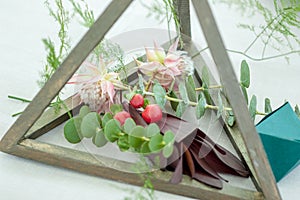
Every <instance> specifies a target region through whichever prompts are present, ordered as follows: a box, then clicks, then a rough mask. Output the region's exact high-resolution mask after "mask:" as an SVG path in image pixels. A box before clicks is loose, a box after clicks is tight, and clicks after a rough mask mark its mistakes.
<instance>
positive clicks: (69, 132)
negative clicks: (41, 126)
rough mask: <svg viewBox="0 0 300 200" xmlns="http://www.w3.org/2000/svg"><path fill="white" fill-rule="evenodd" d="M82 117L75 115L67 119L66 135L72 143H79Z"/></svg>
mask: <svg viewBox="0 0 300 200" xmlns="http://www.w3.org/2000/svg"><path fill="white" fill-rule="evenodd" d="M81 120H82V119H81V117H74V118H71V119H70V120H68V121H67V123H66V124H65V126H64V136H65V138H66V139H67V140H68V142H70V143H72V144H76V143H79V142H80V141H81V138H82V135H81V130H80V124H81Z"/></svg>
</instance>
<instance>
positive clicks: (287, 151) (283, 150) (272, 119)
mask: <svg viewBox="0 0 300 200" xmlns="http://www.w3.org/2000/svg"><path fill="white" fill-rule="evenodd" d="M256 130H257V132H258V133H259V135H260V138H261V140H262V143H263V145H264V148H265V151H266V153H267V156H268V159H269V162H270V165H271V167H272V170H273V173H274V176H275V178H276V181H277V182H278V181H279V180H281V179H282V178H283V177H284V176H285V175H286V174H288V173H289V172H290V171H291V170H292V169H294V168H295V167H296V166H297V165H299V164H300V120H299V118H298V116H297V115H296V113H295V112H294V111H293V109H292V107H291V105H290V104H289V103H288V102H287V103H285V104H284V105H282V106H281V107H280V108H278V109H277V110H275V111H273V112H272V113H270V114H268V115H267V116H266V117H264V118H263V119H262V120H261V121H260V122H259V123H258V124H257V125H256Z"/></svg>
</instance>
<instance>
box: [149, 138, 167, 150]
mask: <svg viewBox="0 0 300 200" xmlns="http://www.w3.org/2000/svg"><path fill="white" fill-rule="evenodd" d="M163 147H164V145H163V136H162V135H161V134H157V135H155V136H153V137H151V139H150V142H149V149H150V150H151V152H156V151H159V150H160V149H161V148H163Z"/></svg>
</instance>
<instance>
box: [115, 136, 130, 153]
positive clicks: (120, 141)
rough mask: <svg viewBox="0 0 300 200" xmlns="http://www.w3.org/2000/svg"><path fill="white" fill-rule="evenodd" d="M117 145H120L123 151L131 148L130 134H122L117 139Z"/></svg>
mask: <svg viewBox="0 0 300 200" xmlns="http://www.w3.org/2000/svg"><path fill="white" fill-rule="evenodd" d="M117 145H118V146H119V149H120V150H121V151H127V150H128V149H129V148H130V145H129V142H128V135H122V136H120V137H119V139H118V141H117Z"/></svg>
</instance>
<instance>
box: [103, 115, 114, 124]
mask: <svg viewBox="0 0 300 200" xmlns="http://www.w3.org/2000/svg"><path fill="white" fill-rule="evenodd" d="M111 119H113V116H112V115H111V114H110V113H105V115H104V116H103V117H102V127H105V125H106V123H107V122H108V121H109V120H111Z"/></svg>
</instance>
